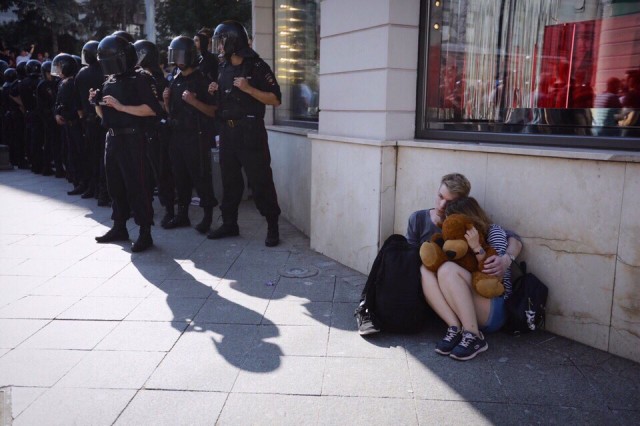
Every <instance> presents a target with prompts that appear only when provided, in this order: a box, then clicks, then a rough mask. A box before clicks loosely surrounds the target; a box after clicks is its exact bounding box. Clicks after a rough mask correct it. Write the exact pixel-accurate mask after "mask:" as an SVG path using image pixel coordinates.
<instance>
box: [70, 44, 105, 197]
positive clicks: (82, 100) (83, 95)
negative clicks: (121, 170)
mask: <svg viewBox="0 0 640 426" xmlns="http://www.w3.org/2000/svg"><path fill="white" fill-rule="evenodd" d="M98 44H99V42H97V41H95V40H91V41H88V42H86V43H85V45H84V47H83V48H82V63H83V64H85V65H87V66H86V67H84V68H82V69H81V70H80V71H78V74H77V75H76V84H75V89H76V95H77V97H78V102H79V104H78V106H79V107H80V109H79V110H78V115H79V116H80V121H81V123H82V128H83V129H84V143H85V153H86V155H85V161H84V164H85V165H86V170H87V177H88V181H89V184H88V185H87V190H86V191H85V192H84V193H83V194H82V198H91V197H94V196H95V197H98V199H99V200H103V201H104V200H108V193H107V179H106V176H105V173H104V164H103V163H104V160H103V159H104V142H105V141H104V130H103V129H102V127H101V125H100V118H99V117H98V115H97V114H96V109H95V107H94V106H93V105H91V104H90V103H89V90H91V89H100V88H101V87H102V83H104V74H103V73H102V68H100V64H99V63H98V58H97V53H98ZM101 164H103V165H102V167H101ZM101 204H103V203H101Z"/></svg>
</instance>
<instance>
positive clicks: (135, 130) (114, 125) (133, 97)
mask: <svg viewBox="0 0 640 426" xmlns="http://www.w3.org/2000/svg"><path fill="white" fill-rule="evenodd" d="M137 61H138V57H137V55H136V49H135V47H133V44H132V43H130V42H128V41H127V40H126V39H124V38H122V37H119V36H114V35H111V36H107V37H105V38H104V39H102V41H101V42H100V44H99V45H98V62H99V63H100V66H101V67H102V71H103V73H104V74H105V75H107V76H108V78H107V80H106V81H105V82H104V84H103V86H102V91H101V92H96V91H95V90H92V91H90V95H89V97H90V100H91V101H92V102H94V104H95V106H96V107H95V108H96V113H97V114H98V115H99V116H100V117H101V118H102V125H103V126H104V127H106V128H107V129H108V131H107V142H106V146H105V170H106V173H107V186H108V188H109V195H111V198H112V208H113V213H112V215H111V218H112V219H113V226H112V228H111V229H110V230H109V231H107V233H106V234H104V235H102V236H99V237H96V241H97V242H98V243H109V242H112V241H123V240H129V232H128V231H127V226H126V223H127V220H128V219H129V217H130V214H131V211H132V210H133V215H134V220H135V222H136V224H138V225H139V226H140V234H139V236H138V239H137V240H136V242H135V243H133V245H132V246H131V251H133V252H140V251H143V250H146V249H148V248H149V247H151V246H152V245H153V240H152V238H151V225H152V224H153V207H152V205H151V198H152V195H151V194H150V193H149V185H148V182H147V179H148V167H149V166H148V164H147V158H146V139H145V134H144V130H145V126H146V123H147V120H148V118H149V117H154V116H156V115H158V114H161V113H162V107H161V106H160V104H159V103H158V100H157V94H156V93H154V92H155V90H156V89H155V87H153V85H152V84H151V82H150V79H148V78H145V77H142V76H141V75H139V74H138V73H137V72H136V71H135V66H136V63H137Z"/></svg>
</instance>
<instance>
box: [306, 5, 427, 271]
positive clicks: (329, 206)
mask: <svg viewBox="0 0 640 426" xmlns="http://www.w3.org/2000/svg"><path fill="white" fill-rule="evenodd" d="M419 17H420V1H419V0H403V1H398V0H350V1H343V0H324V1H323V2H322V3H321V26H320V30H321V42H320V120H319V130H318V134H315V135H314V134H311V135H310V136H309V137H310V138H311V139H312V181H311V188H312V189H311V193H312V194H311V235H310V237H311V246H312V248H313V249H314V250H317V251H319V252H321V253H323V254H325V255H327V256H330V257H332V258H334V259H336V260H338V261H339V262H341V263H344V264H346V265H348V266H350V267H352V268H354V269H356V270H358V271H360V272H364V273H366V272H368V270H369V269H370V267H371V263H372V262H373V259H374V258H375V255H376V254H377V252H378V249H379V247H380V245H381V244H382V242H383V241H384V239H386V238H387V237H388V236H389V235H390V234H391V233H392V232H393V222H394V202H395V164H396V141H397V140H398V139H405V138H406V139H410V138H413V137H414V133H415V110H416V87H417V85H416V83H417V65H418V38H419V28H418V27H419Z"/></svg>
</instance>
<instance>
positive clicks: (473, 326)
mask: <svg viewBox="0 0 640 426" xmlns="http://www.w3.org/2000/svg"><path fill="white" fill-rule="evenodd" d="M453 213H461V214H465V215H467V216H469V217H471V219H472V220H473V223H474V225H475V227H474V228H472V229H470V230H469V231H467V233H466V234H465V238H466V240H467V243H468V244H469V249H470V250H472V251H473V252H474V253H476V259H477V260H478V262H479V263H482V262H484V261H485V260H486V257H487V254H486V252H485V251H484V250H483V249H482V247H481V246H480V235H484V237H485V239H486V241H487V242H488V243H489V245H491V247H493V248H494V249H495V250H496V251H497V252H498V255H499V256H503V255H504V254H505V253H506V248H507V245H508V242H507V234H506V232H505V230H504V229H503V228H501V227H500V226H498V225H496V224H493V223H491V220H490V219H489V218H488V216H487V214H486V213H485V212H484V211H483V210H482V208H481V207H480V205H479V204H478V202H477V201H476V199H475V198H473V197H461V198H457V199H455V200H452V201H450V202H449V203H448V204H447V207H446V210H445V216H448V215H450V214H453ZM421 273H422V287H423V291H424V294H425V297H426V299H427V302H428V303H429V305H430V306H431V307H432V308H433V310H434V311H435V312H436V313H437V314H438V315H439V316H440V318H442V320H443V321H444V322H446V323H447V326H448V329H447V334H446V335H445V337H444V338H443V339H442V340H441V341H440V342H438V344H437V345H436V352H437V353H439V354H441V355H449V356H450V357H451V358H454V359H457V360H461V361H466V360H469V359H472V358H474V357H475V356H476V355H477V354H479V353H480V352H484V351H486V350H487V349H488V347H489V345H488V344H487V342H486V340H485V338H484V335H483V332H484V333H492V332H495V331H498V330H500V328H502V326H503V325H504V322H505V320H506V310H505V305H504V301H505V299H506V298H508V297H509V295H510V294H511V280H510V278H511V270H510V267H509V268H507V269H506V271H505V273H504V275H503V276H502V283H503V285H504V287H505V293H504V294H503V295H502V296H498V297H495V298H493V299H487V298H485V297H482V296H480V295H479V294H477V293H475V292H474V290H473V288H472V287H471V273H470V272H469V271H467V270H465V269H463V268H462V267H460V266H459V265H457V264H455V263H453V262H446V263H445V264H443V265H442V266H441V267H440V269H439V270H438V272H437V280H434V274H433V273H431V272H429V271H428V270H427V269H426V268H425V267H424V266H422V267H421ZM433 286H437V287H438V289H437V291H434V289H433ZM434 295H435V297H434Z"/></svg>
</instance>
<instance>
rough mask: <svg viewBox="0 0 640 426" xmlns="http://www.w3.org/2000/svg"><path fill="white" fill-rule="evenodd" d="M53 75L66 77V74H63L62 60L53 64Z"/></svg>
mask: <svg viewBox="0 0 640 426" xmlns="http://www.w3.org/2000/svg"><path fill="white" fill-rule="evenodd" d="M51 75H53V76H55V77H61V78H62V77H64V75H63V74H62V64H61V63H60V62H56V63H55V64H52V65H51Z"/></svg>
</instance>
